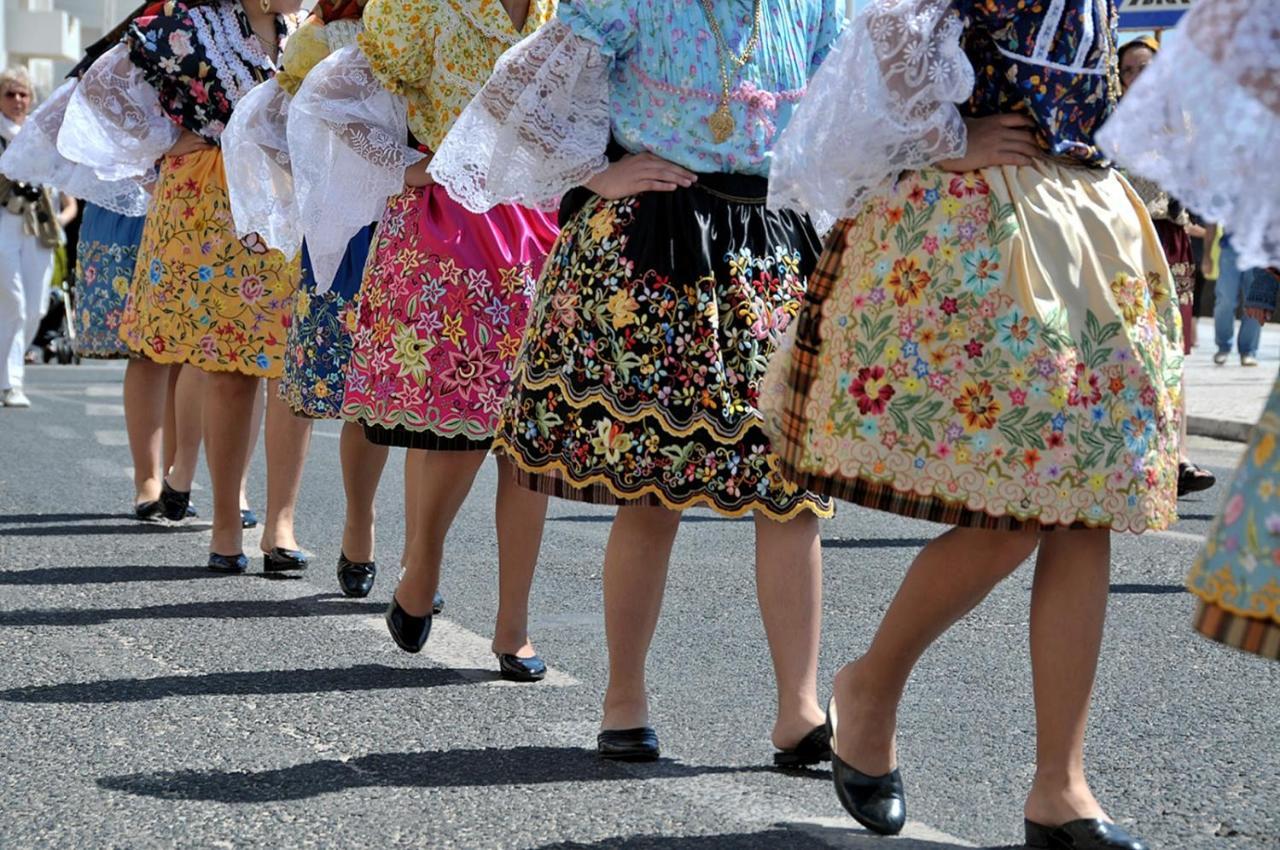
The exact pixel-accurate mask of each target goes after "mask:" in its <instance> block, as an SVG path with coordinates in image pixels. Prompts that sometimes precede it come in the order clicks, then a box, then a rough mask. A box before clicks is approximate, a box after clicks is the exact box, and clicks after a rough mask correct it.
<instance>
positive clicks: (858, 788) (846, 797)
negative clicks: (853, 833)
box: [827, 699, 907, 835]
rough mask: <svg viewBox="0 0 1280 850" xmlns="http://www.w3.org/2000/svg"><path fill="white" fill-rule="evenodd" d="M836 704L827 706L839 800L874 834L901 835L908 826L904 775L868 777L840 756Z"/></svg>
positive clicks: (894, 772) (891, 774)
mask: <svg viewBox="0 0 1280 850" xmlns="http://www.w3.org/2000/svg"><path fill="white" fill-rule="evenodd" d="M835 712H836V701H835V700H834V699H832V700H831V702H830V703H829V704H828V706H827V733H828V737H829V738H830V740H831V778H832V779H833V780H834V781H835V786H836V797H837V798H838V799H839V800H840V805H842V806H844V810H845V811H846V812H848V813H849V814H851V815H853V819H854V820H856V821H857V822H858V823H860V824H862V825H863V826H865V827H866V828H867V829H869V830H871V831H872V832H878V833H880V834H881V835H897V834H898V833H899V832H902V827H903V826H905V825H906V823H907V796H906V792H905V791H904V790H903V787H902V773H901V772H899V771H898V770H893V771H891V772H889V773H886V774H884V775H882V776H868V775H867V774H865V773H863V772H862V771H860V770H858V769H857V768H855V767H853V766H851V765H849V764H846V763H845V762H844V761H842V760H841V759H840V757H839V756H838V755H836V732H837V727H836V723H837V718H836V713H835Z"/></svg>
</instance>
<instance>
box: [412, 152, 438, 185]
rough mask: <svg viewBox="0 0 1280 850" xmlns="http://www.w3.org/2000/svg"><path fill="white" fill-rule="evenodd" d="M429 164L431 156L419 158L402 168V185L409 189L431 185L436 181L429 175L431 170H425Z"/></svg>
mask: <svg viewBox="0 0 1280 850" xmlns="http://www.w3.org/2000/svg"><path fill="white" fill-rule="evenodd" d="M430 165H431V157H426V158H425V159H420V160H418V161H417V162H415V163H414V164H413V165H411V166H409V167H408V168H406V169H405V170H404V185H406V186H408V187H409V188H411V189H420V188H422V187H423V186H431V185H433V184H434V183H435V182H436V181H435V178H433V177H432V176H431V172H430V171H427V167H428V166H430Z"/></svg>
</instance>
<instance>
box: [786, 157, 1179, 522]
mask: <svg viewBox="0 0 1280 850" xmlns="http://www.w3.org/2000/svg"><path fill="white" fill-rule="evenodd" d="M789 342H792V341H789ZM1181 376H1182V351H1181V345H1180V337H1179V320H1178V304H1177V300H1176V298H1175V297H1174V295H1173V291H1172V284H1171V280H1170V275H1169V267H1168V265H1167V264H1166V262H1165V259H1164V255H1163V254H1162V253H1161V250H1160V243H1159V241H1158V240H1157V238H1156V234H1155V231H1154V230H1153V229H1152V227H1151V223H1150V219H1149V218H1148V217H1147V216H1146V215H1145V213H1144V212H1143V211H1142V206H1141V201H1139V200H1138V198H1137V196H1136V195H1134V194H1133V193H1132V190H1131V189H1130V188H1129V187H1128V186H1127V184H1125V182H1124V181H1123V180H1122V179H1121V178H1120V177H1119V176H1118V175H1116V174H1114V173H1112V172H1110V171H1108V170H1102V169H1096V170H1095V169H1086V168H1082V167H1065V166H1061V165H1058V164H1056V163H1053V162H1049V161H1045V162H1042V163H1039V164H1036V165H1034V166H1025V167H1007V168H989V169H984V170H982V171H980V172H970V173H967V174H950V173H945V172H942V171H937V170H926V171H922V172H910V173H906V174H904V175H903V176H902V177H901V178H900V179H899V180H898V181H897V183H896V185H893V186H892V187H891V188H887V189H885V190H883V191H882V192H881V193H880V194H879V195H878V196H876V197H874V198H873V199H872V200H870V201H869V202H868V204H867V206H866V207H865V208H864V209H863V211H862V213H861V214H860V215H859V216H858V217H857V218H854V219H850V220H846V221H842V222H840V223H839V224H838V225H837V226H836V229H835V231H834V232H833V234H832V236H831V240H830V242H829V243H828V247H827V252H826V253H825V254H824V255H823V258H822V261H821V263H820V266H819V269H818V271H817V272H816V273H815V274H814V277H813V279H812V281H811V282H810V285H809V291H808V295H807V297H806V300H805V304H804V308H803V310H802V311H801V313H800V317H799V320H798V321H797V323H796V330H795V338H794V341H793V345H790V346H789V348H788V349H787V350H786V351H785V353H783V354H780V355H779V356H778V357H777V358H776V359H775V360H774V362H773V364H772V366H771V369H770V374H769V382H768V387H767V391H766V399H765V419H766V422H767V423H768V426H769V429H770V432H771V433H772V434H774V435H775V445H776V446H777V449H778V452H779V454H780V455H781V456H782V460H783V465H784V467H785V469H786V472H787V474H788V476H789V477H790V478H791V479H792V480H794V481H795V482H796V483H797V484H799V485H800V486H803V487H809V488H812V489H814V490H817V491H819V492H822V493H826V494H829V495H832V496H836V497H838V498H841V499H845V500H847V501H850V502H854V503H856V504H860V505H865V506H867V507H872V508H878V509H881V510H886V511H891V512H894V513H899V514H903V515H906V516H911V517H917V518H920V519H927V520H933V521H936V522H943V523H948V524H953V525H965V526H974V527H982V528H993V529H1011V528H1052V527H1055V526H1081V527H1099V528H1111V529H1115V530H1117V531H1132V532H1142V531H1145V530H1149V529H1150V530H1157V529H1162V528H1165V527H1166V526H1168V525H1169V524H1170V523H1172V522H1174V520H1175V519H1176V499H1177V471H1178V453H1177V440H1178V424H1179V418H1178V417H1179V415H1180V414H1179V412H1178V411H1179V391H1180V390H1179V387H1180V385H1181Z"/></svg>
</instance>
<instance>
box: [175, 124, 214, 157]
mask: <svg viewBox="0 0 1280 850" xmlns="http://www.w3.org/2000/svg"><path fill="white" fill-rule="evenodd" d="M212 148H213V145H211V144H209V143H208V142H207V141H206V140H205V138H204V137H203V136H200V135H197V134H195V133H193V132H191V131H190V130H183V131H182V135H181V136H179V137H178V141H176V142H174V143H173V147H171V148H169V150H168V152H167V153H166V154H165V156H186V155H187V154H191V153H199V152H200V151H207V150H210V149H212Z"/></svg>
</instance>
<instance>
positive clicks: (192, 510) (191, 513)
mask: <svg viewBox="0 0 1280 850" xmlns="http://www.w3.org/2000/svg"><path fill="white" fill-rule="evenodd" d="M198 516H200V512H199V511H197V510H196V506H195V505H191V504H188V505H187V519H195V518H196V517H198Z"/></svg>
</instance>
